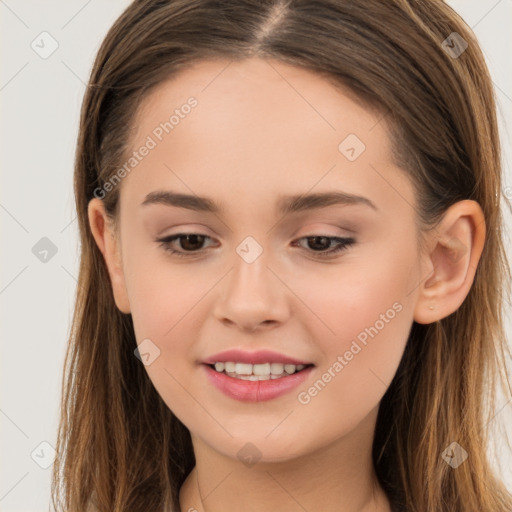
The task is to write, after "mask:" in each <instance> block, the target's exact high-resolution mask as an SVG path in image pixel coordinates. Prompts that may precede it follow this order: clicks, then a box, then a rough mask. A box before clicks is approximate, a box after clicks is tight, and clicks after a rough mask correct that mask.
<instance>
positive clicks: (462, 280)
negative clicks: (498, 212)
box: [414, 200, 485, 324]
mask: <svg viewBox="0 0 512 512" xmlns="http://www.w3.org/2000/svg"><path fill="white" fill-rule="evenodd" d="M484 242H485V217H484V214H483V211H482V208H481V207H480V205H479V204H478V203H477V202H476V201H472V200H464V201H459V202H457V203H455V204H453V205H452V206H451V207H450V208H448V210H447V211H446V212H445V214H444V216H443V219H442V220H441V222H440V223H439V225H438V226H437V227H436V228H435V229H434V230H433V233H432V234H431V235H429V242H428V244H427V246H428V248H429V249H428V251H427V254H423V255H422V258H424V261H425V262H426V264H425V266H424V268H426V269H427V271H426V273H425V275H424V276H423V278H422V281H421V283H420V287H419V296H418V300H417V302H416V306H415V309H414V320H415V321H416V322H417V323H419V324H430V323H432V322H435V321H437V320H441V319H442V318H445V317H447V316H448V315H450V314H452V313H453V312H454V311H456V310H457V309H458V308H459V307H460V305H461V304H462V303H463V302H464V300H465V298H466V296H467V294H468V293H469V290H470V289H471V285H472V284H473V279H474V277H475V272H476V269H477V266H478V261H479V260H480V256H481V254H482V251H483V247H484Z"/></svg>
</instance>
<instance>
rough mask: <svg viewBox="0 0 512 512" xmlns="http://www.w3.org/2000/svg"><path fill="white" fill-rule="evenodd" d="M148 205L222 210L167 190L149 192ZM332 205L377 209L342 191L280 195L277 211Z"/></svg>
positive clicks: (145, 203) (209, 202)
mask: <svg viewBox="0 0 512 512" xmlns="http://www.w3.org/2000/svg"><path fill="white" fill-rule="evenodd" d="M150 204H163V205H166V206H175V207H178V208H186V209H188V210H194V211H200V212H207V213H213V214H219V213H222V212H223V211H224V210H223V208H222V207H221V206H220V205H218V204H217V203H216V202H215V201H214V200H213V199H211V198H209V197H201V196H197V195H189V194H180V193H177V192H172V191H169V190H156V191H154V192H150V193H149V194H148V195H147V196H146V197H145V199H144V201H143V202H142V203H141V206H148V205H150ZM333 205H344V206H348V205H366V206H369V207H370V208H372V209H373V210H375V211H377V210H378V208H377V207H376V206H375V204H374V203H373V202H372V201H370V199H368V198H367V197H363V196H358V195H354V194H349V193H347V192H342V191H330V192H323V193H316V194H306V195H304V194H298V195H282V196H279V198H278V201H277V208H278V211H279V212H280V213H282V214H285V215H286V214H290V213H297V212H302V211H305V210H317V209H320V208H326V207H328V206H333Z"/></svg>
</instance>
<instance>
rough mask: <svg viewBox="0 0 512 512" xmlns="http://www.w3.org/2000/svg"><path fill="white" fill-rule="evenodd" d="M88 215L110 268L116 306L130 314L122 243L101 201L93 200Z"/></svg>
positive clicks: (93, 232) (94, 234)
mask: <svg viewBox="0 0 512 512" xmlns="http://www.w3.org/2000/svg"><path fill="white" fill-rule="evenodd" d="M87 213H88V216H89V225H90V227H91V231H92V235H93V237H94V240H95V241H96V244H97V245H98V247H99V249H100V251H101V253H102V254H103V258H104V259H105V263H106V265H107V268H108V273H109V276H110V283H111V285H112V291H113V294H114V300H115V302H116V306H117V308H118V309H119V310H120V311H121V312H122V313H125V314H128V313H130V302H129V301H128V293H127V290H126V285H125V279H124V273H123V267H122V262H121V250H120V243H119V240H118V238H117V236H116V233H115V231H114V226H113V223H112V221H111V219H109V217H108V216H107V214H106V212H105V208H104V205H103V201H102V200H101V199H98V198H94V199H91V200H90V201H89V205H88V209H87Z"/></svg>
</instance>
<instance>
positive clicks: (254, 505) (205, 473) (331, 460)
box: [180, 411, 391, 512]
mask: <svg viewBox="0 0 512 512" xmlns="http://www.w3.org/2000/svg"><path fill="white" fill-rule="evenodd" d="M375 419H376V411H375V414H373V413H372V414H370V415H369V417H367V418H366V419H365V420H364V421H363V422H362V423H361V424H360V425H358V426H357V428H356V429H354V430H353V431H352V432H351V433H350V434H349V435H347V436H345V437H343V438H340V439H337V440H336V441H335V442H333V443H331V444H329V445H327V446H324V447H322V448H320V449H317V450H315V451H314V452H312V453H308V454H305V455H301V456H299V457H295V458H293V459H290V460H287V461H280V462H268V461H264V459H262V460H260V461H259V462H257V463H256V464H254V465H252V466H247V465H245V464H243V463H242V462H241V461H239V460H237V459H233V458H231V457H226V456H225V455H223V454H221V453H219V452H217V451H215V450H213V449H212V448H211V447H210V446H208V445H206V444H205V443H203V442H202V441H201V440H199V439H197V438H195V437H194V436H192V439H193V445H194V453H195V456H196V466H195V467H194V469H193V470H192V471H191V473H190V474H189V475H188V477H187V479H186V480H185V482H184V484H183V486H182V488H181V490H180V506H181V511H182V512H189V511H190V512H196V511H197V512H221V511H222V512H234V511H237V512H239V511H240V510H244V511H246V512H263V511H265V512H267V511H268V510H279V511H280V512H298V511H304V510H336V511H340V512H391V508H390V505H389V501H388V499H387V497H386V494H385V493H384V491H383V490H382V488H381V486H380V485H379V483H378V480H377V477H376V475H375V471H374V468H373V462H372V456H371V440H372V439H373V429H374V426H375ZM369 440H370V442H368V441H369Z"/></svg>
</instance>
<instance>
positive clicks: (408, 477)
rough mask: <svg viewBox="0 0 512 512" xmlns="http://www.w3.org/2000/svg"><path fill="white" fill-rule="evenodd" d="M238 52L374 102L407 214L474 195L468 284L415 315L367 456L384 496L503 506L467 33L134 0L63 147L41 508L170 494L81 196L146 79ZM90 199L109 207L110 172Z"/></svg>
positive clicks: (110, 154) (450, 19)
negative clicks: (76, 240)
mask: <svg viewBox="0 0 512 512" xmlns="http://www.w3.org/2000/svg"><path fill="white" fill-rule="evenodd" d="M454 32H456V33H457V34H458V35H459V36H460V37H461V38H462V39H463V40H464V41H465V42H467V44H468V46H467V48H466V49H465V50H464V51H463V52H462V53H461V54H460V55H456V54H453V53H450V51H449V50H448V48H447V45H446V44H444V45H443V41H445V40H446V39H447V38H448V36H450V35H452V34H453V33H454ZM453 37H456V36H453V35H452V39H448V41H449V44H448V46H449V47H450V48H452V47H454V44H455V43H454V39H453ZM460 41H461V39H458V43H457V44H458V46H457V47H456V48H458V49H459V50H462V49H463V46H461V44H460ZM253 56H256V57H262V58H274V59H279V60H281V61H283V62H286V63H288V64H292V65H296V66H300V67H302V68H306V69H309V70H311V71H314V72H317V73H319V74H321V75H322V76H324V77H326V78H328V79H329V80H331V81H332V82H333V83H335V84H340V85H341V86H343V87H345V88H346V89H347V88H348V89H347V90H349V91H351V93H353V94H355V96H356V97H357V98H359V100H360V101H362V102H364V104H365V105H368V106H372V107H374V108H376V109H378V111H380V112H381V113H382V115H383V116H384V117H385V122H386V125H387V126H389V128H390V133H391V134H392V140H393V147H394V154H395V158H396V161H397V162H398V163H399V164H400V165H401V167H402V168H403V169H404V171H405V172H407V174H408V176H409V177H410V179H411V181H412V183H413V184H414V186H415V189H416V193H417V198H418V204H419V208H418V211H417V216H418V225H419V226H421V227H422V228H428V227H431V226H435V224H436V222H438V221H439V220H440V218H441V216H442V215H443V213H444V212H445V211H446V210H447V208H448V207H449V206H451V205H452V204H453V203H455V202H457V201H459V200H463V199H472V200H475V201H477V202H478V203H479V204H480V206H481V207H482V210H483V212H484V215H485V221H486V241H485V246H484V250H483V253H482V256H481V259H480V262H479V265H478V268H477V271H476V275H475V279H474V283H473V285H472V287H471V289H470V292H469V294H468V296H467V297H466V299H465V301H464V302H463V303H462V305H461V306H460V308H459V309H458V310H457V311H456V312H454V313H453V314H451V315H449V316H448V317H446V318H443V319H442V320H440V321H437V322H434V323H432V324H428V325H422V324H418V323H416V322H414V323H413V325H412V328H411V331H410V335H409V340H408V343H407V346H406V349H405V353H404V355H403V358H402V360H401V362H400V365H399V368H398V370H397V373H396V375H395V377H394V379H393V381H392V383H391V385H390V386H389V388H388V390H387V392H386V394H385V395H384V397H383V399H382V401H381V404H380V409H379V415H378V419H377V425H376V432H375V438H374V444H373V462H374V465H375V470H376V473H377V476H378V478H379V481H380V482H381V485H382V487H383V488H384V490H385V491H386V493H387V494H388V496H389V498H390V500H391V502H392V504H394V505H395V506H396V507H397V508H398V507H399V506H401V507H403V509H404V510H407V511H414V512H433V511H436V512H437V511H439V512H448V511H449V512H510V511H511V510H512V496H511V495H510V494H509V493H508V492H507V490H506V488H505V486H504V485H503V483H502V482H501V481H500V479H499V478H498V477H497V476H496V475H495V474H494V473H493V470H492V466H491V464H490V462H489V460H488V458H487V455H486V446H487V443H488V424H489V422H490V420H491V418H492V414H493V413H494V403H495V402H494V401H495V388H496V384H497V382H498V381H499V383H501V385H502V386H503V389H506V386H505V381H506V382H507V383H508V389H509V390H510V383H509V381H508V377H507V378H506V379H505V376H506V375H507V374H506V358H505V351H506V350H508V348H507V342H506V337H505V333H504V330H503V310H502V306H503V299H504V293H505V292H506V294H507V296H508V297H510V288H509V286H510V285H509V283H510V268H509V265H508V262H507V259H506V254H505V252H504V248H503V241H502V238H503V232H502V231H503V228H504V226H503V220H502V214H501V211H500V202H501V199H502V198H503V200H504V201H505V202H507V199H506V197H505V195H504V194H503V192H502V176H501V172H502V171H501V161H500V159H501V157H500V143H499V135H498V129H497V121H496V106H495V100H494V96H493V89H492V82H491V78H490V76H489V72H488V69H487V67H486V64H485V61H484V58H483V55H482V52H481V50H480V48H479V46H478V43H477V41H476V39H475V36H474V35H473V33H472V32H471V30H470V29H469V28H468V27H467V26H466V24H465V23H464V22H463V21H462V20H461V18H460V17H459V16H458V15H457V14H456V13H455V12H454V11H453V10H452V9H451V8H450V7H448V6H447V5H446V4H444V3H443V2H442V1H441V0H428V1H427V0H386V1H384V2H383V1H382V0H259V1H256V0H239V1H236V2H225V1H221V0H137V1H135V2H133V3H132V4H131V5H130V6H129V7H128V8H127V9H126V10H125V11H124V12H123V13H122V15H121V16H120V17H119V18H118V20H117V21H116V22H115V23H114V25H113V26H112V28H111V29H110V31H109V32H108V34H107V36H106V38H105V40H104V41H103V44H102V45H101V48H100V49H99V52H98V54H97V57H96V60H95V63H94V67H93V69H92V72H91V76H90V80H89V83H88V87H87V90H86V93H85V97H84V101H83V105H82V111H81V120H80V128H79V136H78V144H77V151H76V162H75V181H74V186H75V199H76V208H77V215H78V224H79V229H80V238H81V261H80V273H79V280H78V286H77V295H76V304H75V310H74V317H73V323H72V328H71V332H70V340H69V349H68V353H67V356H66V362H65V373H64V379H63V390H62V416H61V422H60V426H59V431H58V441H57V458H56V461H55V464H54V470H53V471H54V472H53V479H54V480H53V485H52V501H53V504H54V507H56V509H59V507H62V510H66V511H73V512H85V511H88V510H90V511H101V512H124V511H130V512H138V511H139V512H142V511H144V512H147V511H148V510H152V511H155V512H156V511H162V512H163V511H164V510H176V511H178V510H179V499H178V498H179V489H180V486H181V484H182V483H183V481H184V480H185V478H186V476H187V475H188V473H189V472H190V470H191V469H192V468H193V466H194V464H195V458H194V453H193V448H192V444H191V438H190V433H189V431H188V429H187V428H186V427H185V426H184V425H183V424H182V423H181V422H180V421H179V420H178V419H177V418H176V417H175V416H174V414H173V413H172V411H170V410H169V408H168V407H167V406H166V404H165V403H164V402H163V400H162V399H161V397H160V396H159V394H158V393H157V392H156V390H155V388H154V387H153V385H152V383H151V381H150V379H149V377H148V375H147V373H146V370H145V368H144V367H143V365H142V364H140V361H139V360H138V359H137V358H136V357H134V349H135V348H136V346H137V344H136V340H135V336H134V329H133V324H132V318H131V315H129V314H124V313H122V312H120V311H119V310H118V309H117V308H116V306H115V302H114V298H113V294H112V289H111V286H110V281H109V274H108V272H107V267H106V265H105V262H104V260H103V257H102V254H101V252H100V251H99V249H98V247H97V245H96V243H95V241H94V239H93V237H92V234H91V230H90V227H89V223H88V216H87V206H88V202H89V201H90V200H91V199H92V198H93V197H95V196H96V197H98V190H101V191H104V190H105V189H104V188H102V187H103V185H104V184H105V183H107V182H108V181H109V180H110V179H111V177H112V176H113V175H114V173H115V172H116V171H117V170H118V169H119V166H120V165H122V162H123V161H125V158H126V154H127V151H128V150H129V147H128V144H129V139H130V133H131V130H132V129H133V119H134V115H135V113H136V112H137V108H138V107H139V105H140V104H141V100H142V99H143V98H145V97H147V95H148V93H149V92H150V91H151V90H152V88H153V87H154V86H156V85H158V84H159V83H161V82H162V81H164V80H166V79H168V78H170V77H171V76H173V75H175V74H176V73H178V72H179V71H180V70H183V69H186V67H187V66H188V65H190V64H191V63H193V62H194V61H199V60H204V59H215V58H223V59H230V60H233V61H234V60H242V59H246V58H248V57H253ZM101 197H102V199H103V201H104V204H105V207H106V210H107V212H108V213H109V215H110V216H111V217H112V219H115V218H116V216H117V205H118V199H119V187H113V189H112V190H110V191H109V192H108V193H104V192H102V195H101ZM507 205H508V207H509V208H510V203H509V202H507ZM505 285H506V286H505ZM503 370H505V372H503ZM487 403H490V404H491V407H489V410H488V411H487V410H486V409H485V406H486V404H487ZM454 441H456V442H457V443H458V444H459V445H460V446H461V447H462V448H463V449H464V450H465V451H466V452H467V453H468V454H469V457H468V459H467V460H466V461H465V462H464V463H463V464H462V465H460V466H459V467H458V468H457V469H453V468H451V467H450V466H449V465H448V464H447V463H446V462H445V461H444V460H443V458H442V457H441V454H442V453H443V452H444V450H445V449H446V448H447V446H449V445H450V443H452V442H454Z"/></svg>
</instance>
